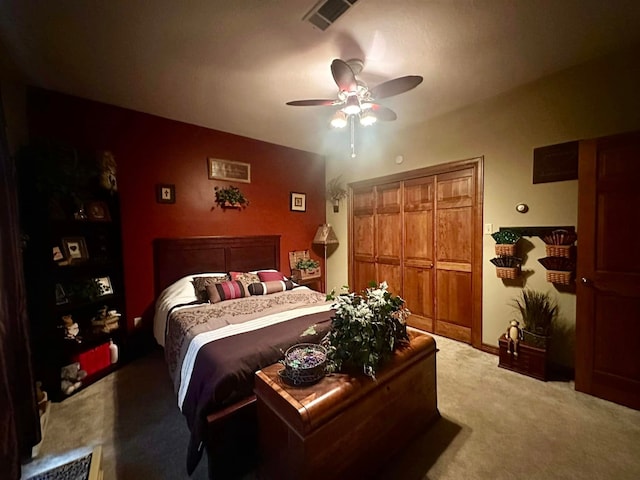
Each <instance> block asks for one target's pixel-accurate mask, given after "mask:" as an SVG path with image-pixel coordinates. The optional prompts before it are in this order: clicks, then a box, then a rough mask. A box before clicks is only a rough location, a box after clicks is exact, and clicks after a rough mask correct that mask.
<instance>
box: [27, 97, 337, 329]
mask: <svg viewBox="0 0 640 480" xmlns="http://www.w3.org/2000/svg"><path fill="white" fill-rule="evenodd" d="M27 105H28V121H29V135H30V137H31V138H48V139H55V140H57V141H61V142H64V143H66V144H68V145H70V146H73V147H76V148H80V149H85V148H86V149H95V150H110V151H112V152H113V154H114V156H115V159H116V162H117V164H118V171H117V180H118V190H119V192H120V203H121V209H122V212H121V213H122V232H123V250H124V265H125V290H126V298H127V311H126V313H127V322H128V324H129V327H132V325H133V318H134V317H136V316H143V317H144V322H145V324H147V325H148V322H149V321H150V320H151V317H152V315H153V302H154V292H153V262H152V241H153V239H154V238H157V237H182V236H193V235H254V234H269V235H281V243H280V256H281V265H280V268H281V270H282V271H283V272H285V273H288V272H289V263H288V252H289V251H290V250H304V249H311V240H312V239H313V236H314V234H315V231H316V229H317V226H318V225H319V224H322V223H324V222H325V197H324V184H325V162H324V157H322V156H320V155H317V154H313V153H308V152H304V151H301V150H295V149H291V148H287V147H283V146H280V145H275V144H271V143H266V142H261V141H258V140H254V139H250V138H246V137H241V136H238V135H232V134H229V133H225V132H220V131H217V130H211V129H207V128H203V127H198V126H194V125H190V124H186V123H182V122H177V121H173V120H168V119H165V118H161V117H157V116H154V115H148V114H145V113H140V112H136V111H133V110H127V109H124V108H120V107H116V106H112V105H107V104H103V103H98V102H93V101H90V100H85V99H81V98H77V97H71V96H68V95H63V94H60V93H56V92H50V91H45V90H40V89H30V90H29V92H28V102H27ZM208 157H214V158H222V159H227V160H235V161H242V162H246V163H250V164H251V183H239V182H225V181H218V180H209V179H208V175H207V172H208V163H207V158H208ZM158 183H166V184H174V185H175V190H176V203H175V204H160V203H157V202H156V194H155V186H156V184H158ZM228 185H236V186H238V187H239V188H240V189H241V190H242V192H243V193H244V194H245V196H246V197H247V198H248V199H249V201H250V205H249V206H248V207H247V208H246V209H244V210H235V209H229V210H222V209H220V208H219V207H217V206H216V204H215V202H214V198H215V197H214V190H213V189H214V187H215V186H228ZM292 191H293V192H301V193H305V194H306V212H304V213H302V212H292V211H290V209H289V194H290V192H292ZM214 206H215V208H214ZM312 256H314V257H315V258H318V257H317V256H316V255H314V254H312Z"/></svg>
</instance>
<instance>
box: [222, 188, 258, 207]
mask: <svg viewBox="0 0 640 480" xmlns="http://www.w3.org/2000/svg"><path fill="white" fill-rule="evenodd" d="M214 191H215V194H216V203H217V204H218V205H219V206H220V207H222V208H230V207H231V208H240V207H242V208H245V207H246V206H247V205H249V200H247V198H246V197H245V196H244V194H243V193H242V192H241V191H240V189H239V188H238V187H235V186H233V185H230V186H228V187H223V188H221V187H215V188H214Z"/></svg>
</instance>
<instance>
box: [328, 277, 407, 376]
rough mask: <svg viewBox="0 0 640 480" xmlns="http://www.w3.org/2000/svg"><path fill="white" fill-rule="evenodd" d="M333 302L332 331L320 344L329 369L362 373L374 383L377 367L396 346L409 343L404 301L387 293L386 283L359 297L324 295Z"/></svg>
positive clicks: (352, 295) (354, 294) (389, 355)
mask: <svg viewBox="0 0 640 480" xmlns="http://www.w3.org/2000/svg"><path fill="white" fill-rule="evenodd" d="M327 298H328V299H329V300H335V305H334V308H335V314H334V316H333V318H332V319H331V330H330V331H329V333H328V334H327V336H326V337H325V340H324V342H323V344H324V345H325V347H326V348H327V359H328V364H329V369H330V370H334V371H340V370H343V369H345V370H361V371H362V372H364V374H365V375H368V376H369V377H371V378H374V379H375V375H376V372H377V371H378V368H379V366H380V365H381V364H382V363H384V361H385V360H387V359H389V358H390V357H391V356H392V355H393V352H394V351H395V350H396V348H397V347H398V346H399V345H402V344H406V343H407V342H408V341H409V336H408V334H407V325H406V323H405V320H406V318H407V317H408V316H409V310H408V309H407V308H406V307H405V306H404V300H403V299H402V298H400V297H398V296H395V295H392V294H391V293H390V292H389V291H388V290H387V283H386V282H382V283H381V284H380V285H378V286H373V287H370V288H367V289H366V290H365V291H364V292H362V293H344V294H340V295H337V296H336V295H335V294H334V292H333V291H332V292H331V293H330V294H328V295H327Z"/></svg>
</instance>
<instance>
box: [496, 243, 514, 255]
mask: <svg viewBox="0 0 640 480" xmlns="http://www.w3.org/2000/svg"><path fill="white" fill-rule="evenodd" d="M515 254H516V244H515V243H497V244H496V255H500V256H501V257H513V256H515Z"/></svg>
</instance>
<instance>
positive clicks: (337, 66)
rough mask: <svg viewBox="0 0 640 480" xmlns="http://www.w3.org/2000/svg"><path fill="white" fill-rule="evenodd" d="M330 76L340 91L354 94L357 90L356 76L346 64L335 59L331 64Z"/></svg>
mask: <svg viewBox="0 0 640 480" xmlns="http://www.w3.org/2000/svg"><path fill="white" fill-rule="evenodd" d="M331 74H332V75H333V79H334V80H335V82H336V85H338V88H339V89H340V91H344V92H355V91H356V89H357V88H358V84H357V82H356V76H355V75H354V73H353V70H351V67H350V66H349V65H347V62H345V61H343V60H340V59H339V58H336V59H335V60H334V61H333V62H331Z"/></svg>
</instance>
